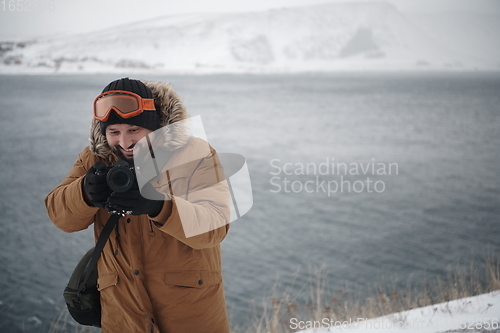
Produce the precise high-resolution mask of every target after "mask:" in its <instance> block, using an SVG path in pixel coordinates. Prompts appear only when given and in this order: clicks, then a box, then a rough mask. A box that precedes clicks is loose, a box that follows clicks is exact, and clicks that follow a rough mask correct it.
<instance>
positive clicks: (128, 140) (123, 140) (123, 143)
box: [118, 133, 135, 149]
mask: <svg viewBox="0 0 500 333" xmlns="http://www.w3.org/2000/svg"><path fill="white" fill-rule="evenodd" d="M134 143H135V142H134V140H133V139H132V137H131V136H130V135H128V134H127V133H121V134H120V137H119V138H118V144H119V145H120V147H122V148H123V149H129V148H130V147H131V146H133V145H134Z"/></svg>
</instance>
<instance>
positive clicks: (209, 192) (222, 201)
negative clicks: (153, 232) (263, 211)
mask: <svg viewBox="0 0 500 333" xmlns="http://www.w3.org/2000/svg"><path fill="white" fill-rule="evenodd" d="M224 177H225V176H224V171H223V169H222V166H221V164H220V161H219V159H218V157H217V154H216V153H215V151H214V150H212V152H211V154H210V155H209V156H206V157H205V158H203V159H202V160H201V161H200V162H199V163H198V164H197V166H196V168H195V170H194V172H193V173H192V174H191V176H190V178H189V181H188V182H187V183H188V184H189V185H188V189H187V195H186V196H180V195H179V196H176V193H175V192H174V193H173V196H172V210H171V213H170V215H168V216H167V214H168V213H166V212H165V209H164V210H162V211H161V212H160V213H159V214H158V216H156V217H154V218H151V220H153V221H155V222H158V223H159V224H163V226H161V227H159V228H160V230H161V231H163V232H165V233H167V234H169V235H171V236H173V237H175V238H176V239H177V240H179V241H180V242H182V243H184V244H186V245H188V246H190V247H191V248H194V249H203V248H209V247H213V246H216V245H218V244H219V243H220V242H221V241H222V240H223V239H224V238H225V237H226V234H227V231H228V229H229V222H230V208H229V207H230V200H231V196H230V192H229V187H228V185H227V181H226V180H225V179H224Z"/></svg>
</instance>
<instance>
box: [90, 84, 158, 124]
mask: <svg viewBox="0 0 500 333" xmlns="http://www.w3.org/2000/svg"><path fill="white" fill-rule="evenodd" d="M154 110H156V108H155V103H154V99H152V98H142V97H141V96H139V95H137V94H135V93H133V92H130V91H124V90H111V91H106V92H105V93H102V94H100V95H99V96H97V97H96V99H95V100H94V118H95V119H97V120H99V121H107V120H108V118H109V115H110V114H111V111H115V112H116V113H117V114H118V115H119V116H120V117H122V118H132V117H135V116H137V115H140V114H141V113H142V112H144V111H154Z"/></svg>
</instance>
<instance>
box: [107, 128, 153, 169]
mask: <svg viewBox="0 0 500 333" xmlns="http://www.w3.org/2000/svg"><path fill="white" fill-rule="evenodd" d="M149 133H151V130H149V129H147V128H144V127H140V126H136V125H129V124H113V125H109V126H108V127H106V140H108V144H109V146H110V147H111V148H113V149H114V151H115V152H116V154H117V155H118V156H119V157H120V158H123V159H125V160H128V161H132V160H133V157H134V154H133V151H132V149H133V148H134V146H135V144H136V143H137V142H138V141H139V140H140V139H142V138H143V137H144V136H146V134H149Z"/></svg>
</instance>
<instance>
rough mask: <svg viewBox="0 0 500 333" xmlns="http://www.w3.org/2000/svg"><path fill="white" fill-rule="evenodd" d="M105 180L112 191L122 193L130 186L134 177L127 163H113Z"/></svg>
mask: <svg viewBox="0 0 500 333" xmlns="http://www.w3.org/2000/svg"><path fill="white" fill-rule="evenodd" d="M106 181H107V183H108V186H109V188H110V189H111V190H112V191H113V192H119V193H123V192H127V191H128V190H130V189H131V188H132V186H133V185H134V181H135V177H134V173H133V172H132V171H131V170H130V168H129V167H128V165H127V166H125V165H115V166H114V167H112V168H111V169H110V170H109V172H108V174H107V176H106Z"/></svg>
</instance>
